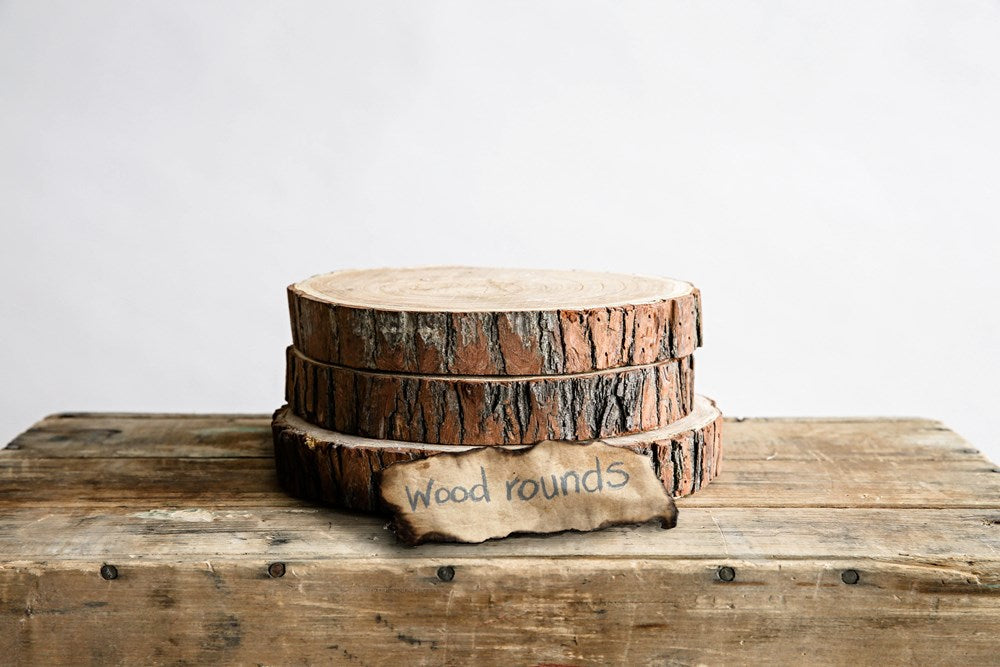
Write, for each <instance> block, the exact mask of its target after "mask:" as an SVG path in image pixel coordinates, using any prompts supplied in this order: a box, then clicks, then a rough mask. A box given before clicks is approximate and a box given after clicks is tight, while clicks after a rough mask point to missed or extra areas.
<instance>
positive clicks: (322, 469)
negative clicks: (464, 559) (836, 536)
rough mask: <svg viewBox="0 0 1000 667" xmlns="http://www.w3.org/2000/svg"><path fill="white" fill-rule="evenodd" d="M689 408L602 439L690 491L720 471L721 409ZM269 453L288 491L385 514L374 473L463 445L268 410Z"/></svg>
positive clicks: (677, 491)
mask: <svg viewBox="0 0 1000 667" xmlns="http://www.w3.org/2000/svg"><path fill="white" fill-rule="evenodd" d="M697 400H698V405H697V406H696V409H695V411H694V412H692V414H691V415H689V416H688V417H687V418H685V419H684V420H682V421H681V422H678V423H677V424H675V425H673V426H671V427H669V428H665V429H659V430H656V431H652V432H649V433H643V434H638V435H630V436H623V437H621V438H604V439H602V442H604V443H606V444H609V445H613V446H618V447H625V448H627V449H631V450H633V451H636V452H640V453H642V454H649V455H650V461H651V463H652V465H653V469H654V472H655V473H656V475H657V477H658V478H659V479H660V480H661V481H662V482H663V486H664V488H665V489H666V490H667V492H668V493H670V494H671V495H672V496H675V497H679V496H686V495H688V494H691V493H694V492H695V491H697V490H698V489H700V488H701V487H702V486H704V485H705V484H708V482H709V481H711V480H712V478H714V477H715V476H716V475H717V474H718V472H719V464H720V462H721V458H722V415H721V413H720V412H719V410H718V409H717V408H716V407H715V404H714V403H712V402H711V401H710V400H709V399H706V398H703V397H698V399H697ZM272 429H273V434H274V458H275V464H276V466H277V470H278V480H279V481H280V483H281V485H282V487H283V488H284V489H285V490H286V491H287V492H288V493H290V494H291V495H293V496H296V497H299V498H306V499H309V500H314V501H318V502H322V503H325V504H328V505H333V506H335V507H342V508H347V509H354V510H362V511H368V512H380V513H381V512H384V508H382V507H381V506H380V502H379V493H378V474H379V472H380V471H382V470H384V469H385V468H387V467H389V466H391V465H392V464H394V463H398V462H400V461H413V460H416V459H422V458H426V457H428V456H433V455H435V454H440V453H456V452H460V451H466V450H467V449H469V448H468V447H455V446H447V445H434V444H424V443H405V442H394V441H387V440H375V439H367V438H359V437H356V436H349V435H344V434H341V433H336V432H333V431H326V430H323V429H320V428H317V427H315V426H312V425H310V424H307V423H306V422H304V421H303V420H301V419H300V418H298V417H296V416H295V415H294V414H292V413H291V411H290V410H289V408H288V406H285V407H283V408H281V409H279V410H278V411H277V412H276V413H275V414H274V420H273V423H272Z"/></svg>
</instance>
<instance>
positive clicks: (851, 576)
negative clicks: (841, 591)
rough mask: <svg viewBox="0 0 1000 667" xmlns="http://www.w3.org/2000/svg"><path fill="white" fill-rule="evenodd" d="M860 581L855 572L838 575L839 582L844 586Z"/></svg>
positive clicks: (846, 571) (847, 571)
mask: <svg viewBox="0 0 1000 667" xmlns="http://www.w3.org/2000/svg"><path fill="white" fill-rule="evenodd" d="M860 579H861V575H860V574H858V571H857V570H844V571H843V572H841V573H840V580H841V581H843V582H844V583H845V584H856V583H858V581H859V580H860Z"/></svg>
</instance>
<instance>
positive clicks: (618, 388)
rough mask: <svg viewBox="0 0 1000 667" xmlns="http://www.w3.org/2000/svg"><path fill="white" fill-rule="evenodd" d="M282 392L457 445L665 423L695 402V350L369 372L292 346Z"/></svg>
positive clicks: (395, 430) (293, 401)
mask: <svg viewBox="0 0 1000 667" xmlns="http://www.w3.org/2000/svg"><path fill="white" fill-rule="evenodd" d="M285 399H286V400H287V401H288V403H289V405H290V406H291V408H292V410H293V411H294V412H295V414H297V415H299V416H300V417H302V418H304V419H305V420H306V421H308V422H310V423H312V424H315V425H317V426H322V427H323V428H327V429H331V430H334V431H339V432H341V433H349V434H352V435H361V436H365V437H370V438H388V439H393V440H406V441H409V442H426V443H435V444H451V445H501V444H531V443H535V442H540V441H542V440H589V439H593V438H604V437H611V436H617V435H624V434H628V433H637V432H640V431H648V430H651V429H656V428H661V427H663V426H667V425H668V424H670V423H672V422H675V421H677V420H678V419H681V418H682V417H684V416H685V415H687V414H688V413H689V412H690V411H691V406H692V402H693V400H694V357H693V356H689V357H685V358H683V359H677V360H670V361H666V362H660V363H658V364H651V365H647V366H637V367H631V368H624V369H614V370H607V371H598V372H594V373H585V374H580V375H572V376H535V377H469V376H446V375H438V376H429V375H398V374H392V373H371V372H365V371H358V370H354V369H351V368H343V367H340V366H330V365H327V364H322V363H319V362H316V361H313V360H311V359H308V358H306V357H305V356H303V355H302V354H300V353H299V352H298V351H297V350H295V348H291V347H290V348H288V351H287V374H286V385H285Z"/></svg>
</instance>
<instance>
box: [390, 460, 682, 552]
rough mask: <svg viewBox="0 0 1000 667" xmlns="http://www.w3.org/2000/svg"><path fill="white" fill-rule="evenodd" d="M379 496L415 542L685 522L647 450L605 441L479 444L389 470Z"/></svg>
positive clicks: (401, 532) (408, 540)
mask: <svg viewBox="0 0 1000 667" xmlns="http://www.w3.org/2000/svg"><path fill="white" fill-rule="evenodd" d="M380 493H381V496H382V501H383V502H384V503H385V504H386V505H387V506H388V507H389V509H390V510H391V511H392V512H393V515H394V521H393V523H394V527H395V529H396V534H397V535H398V536H399V538H400V539H401V540H402V541H403V542H405V543H407V544H411V545H414V544H420V543H421V542H473V543H474V542H483V541H485V540H489V539H493V538H499V537H505V536H507V535H510V534H511V533H555V532H560V531H564V530H579V531H588V530H597V529H599V528H605V527H607V526H614V525H620V524H634V523H645V522H647V521H653V520H658V521H660V522H661V524H662V525H663V526H664V527H666V528H670V527H673V526H674V525H675V524H676V522H677V508H676V507H675V506H674V501H673V499H672V498H671V497H670V496H669V495H668V494H667V492H666V490H665V489H664V488H663V484H662V483H661V482H660V480H659V479H657V477H656V474H655V473H654V472H653V466H652V464H651V462H650V458H649V456H648V455H643V454H639V453H637V452H634V451H632V450H630V449H625V448H623V447H613V446H611V445H606V444H604V443H602V442H593V443H590V444H587V445H581V444H577V443H572V442H556V441H547V442H542V443H539V444H537V445H535V446H533V447H528V448H523V449H507V448H501V447H480V448H476V449H472V450H468V451H464V452H461V453H456V454H438V455H435V456H432V457H430V458H427V459H423V460H420V461H409V462H405V463H397V464H395V465H392V466H390V467H389V468H387V469H386V470H384V471H383V472H382V474H381V479H380Z"/></svg>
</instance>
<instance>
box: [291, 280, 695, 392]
mask: <svg viewBox="0 0 1000 667" xmlns="http://www.w3.org/2000/svg"><path fill="white" fill-rule="evenodd" d="M700 299H701V297H700V294H699V292H698V290H697V289H695V288H694V287H693V286H692V285H691V284H690V283H685V282H682V281H678V280H671V279H669V278H650V277H642V276H630V275H622V274H609V273H597V272H589V271H554V270H526V269H517V270H509V269H508V270H505V269H476V268H467V267H429V268H420V269H368V270H360V271H338V272H334V273H329V274H323V275H320V276H314V277H312V278H310V279H308V280H304V281H302V282H300V283H296V284H294V285H291V286H290V287H289V288H288V300H289V311H290V315H291V321H292V339H293V342H294V345H295V347H296V348H298V349H299V350H301V351H302V352H303V353H304V354H305V355H306V356H308V357H310V358H312V359H316V360H317V361H321V362H324V363H329V364H336V365H340V366H346V367H349V368H357V369H364V370H384V371H393V372H406V373H426V374H433V375H449V374H457V375H559V374H567V373H586V372H590V371H595V370H604V369H609V368H619V367H622V366H641V365H646V364H653V363H657V362H661V361H666V360H669V359H679V358H681V357H687V356H690V355H691V354H692V353H693V352H694V350H695V348H696V347H698V346H699V345H700V344H701V300H700Z"/></svg>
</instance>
